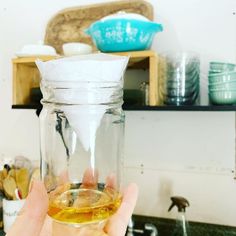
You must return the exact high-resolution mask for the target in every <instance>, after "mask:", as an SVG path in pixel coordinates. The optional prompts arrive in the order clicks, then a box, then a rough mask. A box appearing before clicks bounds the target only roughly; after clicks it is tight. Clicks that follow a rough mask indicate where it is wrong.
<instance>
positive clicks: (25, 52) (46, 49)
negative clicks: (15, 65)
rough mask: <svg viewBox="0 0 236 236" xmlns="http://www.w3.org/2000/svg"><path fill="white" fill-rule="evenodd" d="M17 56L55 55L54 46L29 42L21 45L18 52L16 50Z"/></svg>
mask: <svg viewBox="0 0 236 236" xmlns="http://www.w3.org/2000/svg"><path fill="white" fill-rule="evenodd" d="M15 55H16V56H17V57H30V56H31V57H32V56H57V53H56V50H55V48H53V47H52V46H49V45H40V44H29V45H25V46H23V47H22V49H21V50H20V51H19V52H16V53H15Z"/></svg>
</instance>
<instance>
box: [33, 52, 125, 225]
mask: <svg viewBox="0 0 236 236" xmlns="http://www.w3.org/2000/svg"><path fill="white" fill-rule="evenodd" d="M127 62H128V58H127V57H121V56H111V55H109V56H108V55H104V54H93V55H87V56H80V57H72V58H71V59H68V58H67V59H57V60H54V61H49V62H41V61H38V62H36V64H37V66H38V68H39V70H40V72H41V75H42V80H41V90H42V93H43V99H42V101H41V102H42V104H43V109H42V111H41V113H40V149H41V175H42V179H43V181H44V183H45V186H46V189H47V191H48V197H49V209H48V215H49V216H50V217H51V218H53V219H54V220H55V221H57V222H61V223H65V224H70V225H74V226H76V227H79V226H84V225H86V224H103V223H105V222H106V220H107V219H108V218H109V217H110V216H111V215H113V214H114V213H115V212H116V210H117V209H118V207H119V205H120V203H121V198H122V195H121V188H122V163H123V139H124V113H123V110H122V107H121V106H122V103H123V73H124V70H125V68H126V65H127ZM85 68H87V69H85ZM88 69H89V70H88Z"/></svg>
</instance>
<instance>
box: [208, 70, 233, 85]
mask: <svg viewBox="0 0 236 236" xmlns="http://www.w3.org/2000/svg"><path fill="white" fill-rule="evenodd" d="M232 80H236V71H230V72H223V73H217V74H210V75H208V81H209V83H223V82H229V81H232Z"/></svg>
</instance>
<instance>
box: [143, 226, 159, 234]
mask: <svg viewBox="0 0 236 236" xmlns="http://www.w3.org/2000/svg"><path fill="white" fill-rule="evenodd" d="M144 228H145V229H146V230H149V231H151V234H150V236H158V231H157V227H156V226H155V225H154V224H150V223H146V224H145V225H144Z"/></svg>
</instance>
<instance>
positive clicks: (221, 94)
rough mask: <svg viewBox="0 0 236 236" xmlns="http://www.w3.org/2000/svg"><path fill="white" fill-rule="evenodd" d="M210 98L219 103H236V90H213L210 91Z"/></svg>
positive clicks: (212, 101)
mask: <svg viewBox="0 0 236 236" xmlns="http://www.w3.org/2000/svg"><path fill="white" fill-rule="evenodd" d="M209 100H210V101H211V103H213V104H218V105H232V104H236V90H229V91H224V90H214V91H213V90H212V91H210V92H209Z"/></svg>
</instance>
